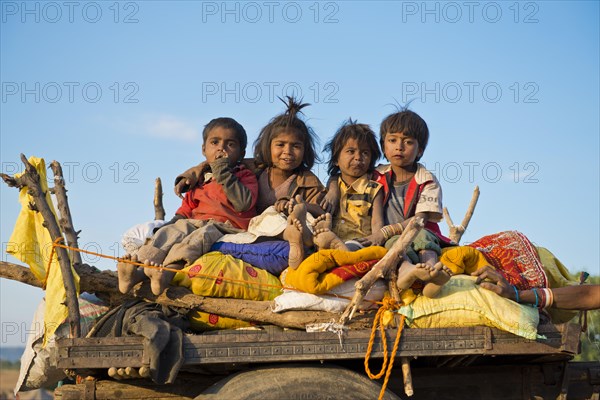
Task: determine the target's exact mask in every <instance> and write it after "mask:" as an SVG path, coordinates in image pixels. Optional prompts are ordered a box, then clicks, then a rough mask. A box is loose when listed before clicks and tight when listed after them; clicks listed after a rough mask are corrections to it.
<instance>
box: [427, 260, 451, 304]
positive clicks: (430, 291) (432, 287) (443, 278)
mask: <svg viewBox="0 0 600 400" xmlns="http://www.w3.org/2000/svg"><path fill="white" fill-rule="evenodd" d="M434 269H435V270H436V271H438V273H437V274H436V276H435V277H434V278H432V279H431V280H430V281H429V282H427V284H425V287H423V295H424V296H427V297H435V296H437V294H438V293H439V292H440V290H442V286H444V285H445V284H446V283H447V282H448V281H449V280H450V278H451V277H452V271H451V270H450V268H448V267H446V266H445V265H444V264H442V263H441V262H438V263H437V264H435V267H434Z"/></svg>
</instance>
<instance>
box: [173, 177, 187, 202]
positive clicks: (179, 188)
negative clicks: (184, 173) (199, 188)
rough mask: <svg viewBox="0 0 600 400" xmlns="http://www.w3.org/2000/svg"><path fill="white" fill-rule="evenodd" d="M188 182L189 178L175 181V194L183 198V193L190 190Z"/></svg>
mask: <svg viewBox="0 0 600 400" xmlns="http://www.w3.org/2000/svg"><path fill="white" fill-rule="evenodd" d="M190 184H191V182H190V180H189V179H186V178H184V179H180V180H179V181H177V182H176V183H175V194H176V195H177V197H179V198H180V199H183V193H185V192H187V191H189V190H190Z"/></svg>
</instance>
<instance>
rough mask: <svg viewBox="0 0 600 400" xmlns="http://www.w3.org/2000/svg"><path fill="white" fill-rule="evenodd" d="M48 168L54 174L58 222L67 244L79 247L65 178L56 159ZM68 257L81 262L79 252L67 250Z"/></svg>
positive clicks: (75, 262) (74, 261) (76, 262)
mask: <svg viewBox="0 0 600 400" xmlns="http://www.w3.org/2000/svg"><path fill="white" fill-rule="evenodd" d="M50 168H51V169H52V173H53V174H54V195H55V196H56V204H57V206H58V211H59V213H60V218H59V219H58V223H59V224H60V227H61V229H62V231H63V232H64V234H65V237H66V238H67V244H68V245H69V246H70V247H75V248H79V245H78V243H77V240H78V237H79V233H80V232H81V231H79V232H76V231H75V228H74V227H73V219H72V217H71V210H70V208H69V200H68V198H67V189H66V188H65V179H64V178H63V172H62V167H61V165H60V163H59V162H58V161H52V162H51V163H50ZM69 257H71V260H73V264H82V260H81V253H79V252H78V251H71V252H69Z"/></svg>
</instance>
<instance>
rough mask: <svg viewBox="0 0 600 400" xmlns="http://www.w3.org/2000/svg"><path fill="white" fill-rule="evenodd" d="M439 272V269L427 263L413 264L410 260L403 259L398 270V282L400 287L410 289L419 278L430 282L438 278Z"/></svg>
mask: <svg viewBox="0 0 600 400" xmlns="http://www.w3.org/2000/svg"><path fill="white" fill-rule="evenodd" d="M439 274H440V271H439V270H437V269H435V268H434V267H432V266H431V265H429V264H427V263H417V264H413V263H411V262H410V261H403V262H402V265H400V269H399V270H398V280H397V281H396V284H397V285H398V289H408V288H409V287H411V286H412V284H413V283H415V281H416V280H417V279H420V280H422V281H423V282H430V281H431V280H432V279H436V278H437V276H438V275H439Z"/></svg>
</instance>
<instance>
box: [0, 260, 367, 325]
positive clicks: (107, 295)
mask: <svg viewBox="0 0 600 400" xmlns="http://www.w3.org/2000/svg"><path fill="white" fill-rule="evenodd" d="M76 271H77V273H78V274H79V278H80V281H79V284H80V288H81V291H82V292H89V293H95V294H96V296H98V297H99V298H101V299H103V300H104V301H106V302H108V303H109V305H110V306H116V305H120V304H122V303H123V302H124V301H125V300H127V299H131V298H133V297H136V298H140V299H143V300H145V301H149V302H153V303H158V304H163V305H166V306H172V307H181V308H187V309H190V310H200V311H204V312H208V313H213V314H219V315H222V316H225V317H229V318H236V319H241V320H245V321H256V322H259V323H264V324H272V325H277V326H281V327H284V328H296V329H306V325H307V324H313V323H323V322H331V321H332V320H334V319H335V318H336V317H337V315H336V314H334V313H329V312H325V311H287V312H283V313H274V312H273V311H271V306H272V304H273V302H271V301H254V300H240V299H227V298H218V297H215V298H213V297H202V296H198V295H195V294H193V293H192V292H191V291H190V290H189V289H188V288H185V287H180V286H170V287H169V288H168V289H167V290H166V291H164V292H163V293H162V294H161V295H160V296H155V295H153V294H152V291H151V290H150V284H149V282H147V281H146V282H143V283H138V284H137V285H136V286H134V287H133V289H132V291H131V292H130V294H127V295H124V294H122V293H121V292H119V290H118V280H117V274H116V272H114V271H100V270H98V269H97V268H94V267H92V266H89V265H87V264H80V265H77V266H76ZM0 278H6V279H12V280H16V281H19V282H22V283H25V284H28V285H31V286H35V287H41V283H40V282H39V281H38V280H37V279H36V278H35V276H34V275H33V273H32V272H31V270H30V269H29V268H27V267H23V266H21V265H17V264H13V263H8V262H3V261H0ZM372 319H373V315H372V314H364V315H361V317H360V318H356V319H355V320H354V321H353V323H352V324H350V325H349V328H351V329H355V328H356V329H358V328H360V329H368V328H369V327H370V326H371V323H372Z"/></svg>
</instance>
